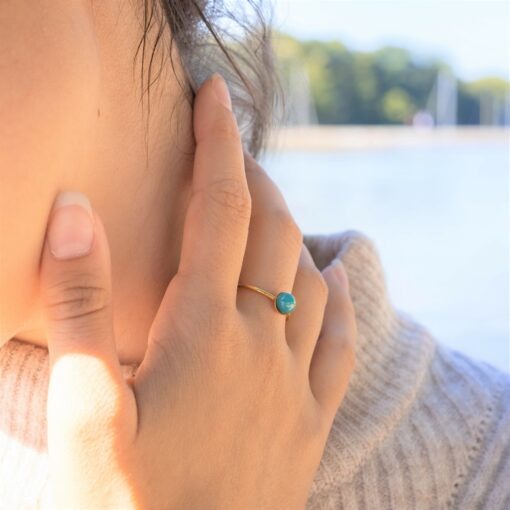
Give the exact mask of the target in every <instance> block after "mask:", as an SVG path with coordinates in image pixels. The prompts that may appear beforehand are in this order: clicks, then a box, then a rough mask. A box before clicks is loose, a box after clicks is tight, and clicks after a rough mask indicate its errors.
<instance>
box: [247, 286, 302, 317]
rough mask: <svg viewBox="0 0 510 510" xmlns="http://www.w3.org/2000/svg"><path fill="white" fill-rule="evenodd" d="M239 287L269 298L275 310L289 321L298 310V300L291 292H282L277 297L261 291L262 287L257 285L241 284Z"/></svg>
mask: <svg viewBox="0 0 510 510" xmlns="http://www.w3.org/2000/svg"><path fill="white" fill-rule="evenodd" d="M238 287H244V288H246V289H250V290H254V291H255V292H258V293H259V294H262V295H263V296H266V297H268V298H269V299H271V300H272V301H273V305H274V307H275V310H276V311H277V312H278V313H280V314H282V315H286V318H287V319H288V318H289V316H290V314H291V313H292V312H293V311H294V310H295V309H296V305H297V303H296V298H295V296H294V294H292V293H291V292H280V293H279V294H277V295H274V294H272V293H271V292H268V291H267V290H264V289H261V288H260V287H256V286H255V285H247V284H239V285H238Z"/></svg>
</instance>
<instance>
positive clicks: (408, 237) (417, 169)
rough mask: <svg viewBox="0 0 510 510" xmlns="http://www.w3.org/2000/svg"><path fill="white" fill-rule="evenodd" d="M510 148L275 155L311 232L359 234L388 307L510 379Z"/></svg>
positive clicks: (277, 171) (277, 172)
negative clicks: (381, 278)
mask: <svg viewBox="0 0 510 510" xmlns="http://www.w3.org/2000/svg"><path fill="white" fill-rule="evenodd" d="M509 158H510V156H509V149H508V147H507V146H506V145H505V144H502V143H484V144H483V145H482V144H480V145H476V144H471V145H465V146H461V147H459V146H456V147H441V148H437V147H433V148H432V147H430V148H399V149H385V150H372V151H369V150H367V151H349V152H299V151H286V152H279V153H269V154H268V155H267V156H266V158H265V159H264V167H265V168H266V170H267V171H268V172H269V174H270V175H271V177H272V178H273V179H274V181H275V182H276V183H277V185H278V186H279V187H280V189H281V190H282V191H283V193H284V195H285V197H286V199H287V202H288V204H289V207H290V209H291V212H292V213H293V215H294V217H295V218H296V220H297V222H298V224H299V225H300V227H301V228H302V230H303V231H304V232H306V233H331V232H337V231H343V230H349V229H356V230H361V231H362V232H364V233H365V234H366V235H368V236H369V237H370V238H371V239H372V240H373V241H374V242H375V244H376V247H377V249H378V251H379V255H380V258H381V261H382V264H383V266H384V270H385V275H386V281H387V285H388V291H389V294H390V299H391V301H392V303H393V304H394V306H395V307H396V308H397V309H401V310H404V311H406V312H408V313H410V314H411V315H412V316H413V317H414V318H415V319H416V320H417V321H418V322H420V323H422V324H423V325H425V326H426V327H427V329H428V330H429V331H430V332H431V333H432V335H433V336H435V337H436V338H437V339H438V340H439V341H440V342H442V343H444V344H446V345H449V346H450V347H452V348H454V349H456V350H460V351H463V352H465V353H467V354H468V355H470V356H472V357H474V358H478V359H482V360H485V361H487V362H489V363H491V364H492V365H494V366H497V367H499V368H502V369H504V370H507V371H508V370H510V340H509V232H510V230H509V167H510V161H509Z"/></svg>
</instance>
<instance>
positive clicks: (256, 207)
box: [238, 154, 303, 328]
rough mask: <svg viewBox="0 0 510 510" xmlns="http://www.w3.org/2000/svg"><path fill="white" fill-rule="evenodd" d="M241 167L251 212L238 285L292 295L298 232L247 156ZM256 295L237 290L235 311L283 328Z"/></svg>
mask: <svg viewBox="0 0 510 510" xmlns="http://www.w3.org/2000/svg"><path fill="white" fill-rule="evenodd" d="M245 168H246V177H247V181H248V186H249V189H250V195H251V198H252V209H251V219H250V227H249V232H248V241H247V245H246V252H245V255H244V260H243V266H242V270H241V276H240V280H239V283H240V284H248V285H255V286H257V287H260V288H262V289H264V290H266V291H268V292H270V293H272V294H274V295H277V294H279V293H280V292H292V289H293V287H294V280H295V277H296V272H297V268H298V264H299V258H300V253H301V247H302V245H303V236H302V233H301V230H300V229H299V228H298V226H297V224H296V223H295V221H294V219H293V217H292V215H291V214H290V211H289V209H288V207H287V204H286V202H285V200H284V198H283V196H282V194H281V192H280V190H279V189H278V188H277V187H276V186H275V185H274V183H273V182H272V181H271V179H270V178H269V177H268V176H267V174H266V172H265V171H264V170H263V169H262V168H260V167H259V166H258V164H257V162H256V161H255V160H254V159H253V158H252V157H251V156H250V155H248V154H245ZM257 294H258V293H256V292H254V291H253V290H250V289H244V288H240V289H239V292H238V308H240V309H241V310H245V311H246V313H250V314H252V313H255V314H257V315H258V316H259V318H260V320H262V321H264V322H265V323H267V321H270V322H271V323H272V324H275V323H280V324H281V326H282V327H283V328H284V327H285V322H286V321H285V318H284V317H283V316H282V315H281V314H280V313H278V311H277V310H275V308H274V305H273V304H272V303H271V302H270V300H269V299H268V298H267V297H266V296H263V295H261V294H258V295H257ZM298 306H299V305H298Z"/></svg>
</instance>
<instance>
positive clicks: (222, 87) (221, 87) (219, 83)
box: [212, 73, 232, 111]
mask: <svg viewBox="0 0 510 510" xmlns="http://www.w3.org/2000/svg"><path fill="white" fill-rule="evenodd" d="M212 81H213V87H214V93H215V94H216V98H217V99H218V101H219V102H220V103H221V104H222V105H223V106H224V107H225V108H228V109H229V110H230V111H232V99H231V98H230V92H229V90H228V87H227V84H226V82H225V80H224V78H223V76H221V74H219V73H214V74H213V75H212Z"/></svg>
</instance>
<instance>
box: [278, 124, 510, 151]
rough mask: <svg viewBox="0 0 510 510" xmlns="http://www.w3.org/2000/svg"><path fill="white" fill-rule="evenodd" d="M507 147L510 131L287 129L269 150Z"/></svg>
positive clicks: (477, 128)
mask: <svg viewBox="0 0 510 510" xmlns="http://www.w3.org/2000/svg"><path fill="white" fill-rule="evenodd" d="M473 143H476V144H494V143H496V144H505V143H506V144H508V145H509V150H510V127H503V126H496V127H490V126H481V127H480V126H461V127H455V126H445V127H435V128H425V127H413V126H327V125H321V126H286V127H281V128H278V129H273V131H272V132H271V133H270V136H269V140H268V150H276V151H281V150H303V151H338V150H366V149H392V148H403V147H451V146H463V145H470V144H473Z"/></svg>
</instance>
